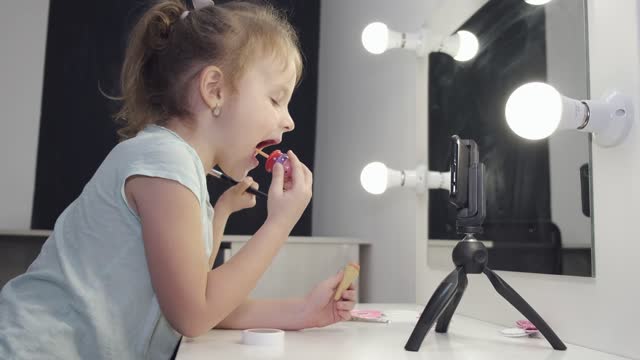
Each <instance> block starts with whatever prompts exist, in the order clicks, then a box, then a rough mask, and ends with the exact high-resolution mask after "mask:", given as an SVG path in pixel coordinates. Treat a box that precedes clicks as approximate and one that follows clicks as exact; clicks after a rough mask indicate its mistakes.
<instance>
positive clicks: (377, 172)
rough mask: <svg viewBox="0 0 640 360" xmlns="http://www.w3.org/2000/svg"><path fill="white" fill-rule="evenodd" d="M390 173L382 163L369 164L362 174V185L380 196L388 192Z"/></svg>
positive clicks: (369, 191)
mask: <svg viewBox="0 0 640 360" xmlns="http://www.w3.org/2000/svg"><path fill="white" fill-rule="evenodd" d="M388 182H389V171H388V169H387V166H386V165H385V164H383V163H381V162H372V163H370V164H367V166H365V167H364V168H363V169H362V172H361V173H360V184H362V187H363V188H364V189H365V190H366V191H367V192H368V193H371V194H374V195H380V194H382V193H383V192H385V190H387V184H388Z"/></svg>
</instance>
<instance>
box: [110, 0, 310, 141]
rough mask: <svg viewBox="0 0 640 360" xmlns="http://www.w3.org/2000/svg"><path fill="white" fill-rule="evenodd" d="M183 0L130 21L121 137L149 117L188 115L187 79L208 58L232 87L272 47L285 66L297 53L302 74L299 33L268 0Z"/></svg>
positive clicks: (120, 114) (163, 4)
mask: <svg viewBox="0 0 640 360" xmlns="http://www.w3.org/2000/svg"><path fill="white" fill-rule="evenodd" d="M185 11H187V7H186V6H185V4H184V3H183V2H182V1H181V0H162V1H159V2H158V3H157V4H155V5H154V6H152V7H151V8H150V9H149V10H147V12H146V13H145V14H144V15H143V16H142V17H141V18H140V20H139V21H138V22H137V23H136V25H135V27H134V28H133V30H132V32H131V35H130V39H129V44H128V46H127V50H126V53H125V59H124V64H123V66H122V73H121V79H120V82H121V94H122V97H121V98H119V99H121V100H122V101H123V104H122V108H121V109H120V111H119V112H118V113H117V114H116V119H118V120H119V121H120V122H122V123H123V124H124V126H123V127H122V128H121V129H120V130H119V131H118V134H119V135H120V138H121V139H122V140H124V139H127V138H130V137H133V136H135V135H136V134H137V133H138V131H140V130H142V129H143V128H144V127H145V126H146V125H148V124H150V123H162V122H165V121H166V120H168V118H170V117H172V116H188V115H190V110H189V106H188V104H189V101H188V100H189V99H188V94H189V91H188V87H189V84H191V82H192V80H193V79H194V77H195V76H196V75H198V74H199V73H200V71H201V70H202V69H203V68H204V67H206V66H208V65H212V64H214V65H216V66H218V67H220V68H221V69H222V71H223V73H224V75H225V78H227V79H229V80H230V85H231V89H232V90H233V91H235V90H236V87H235V84H236V83H237V81H238V79H239V78H240V77H241V76H242V75H243V74H244V73H245V71H246V69H247V67H248V66H249V65H250V64H251V62H252V61H255V60H256V59H258V57H259V56H264V55H267V56H268V55H271V56H274V58H275V59H277V60H278V61H280V62H281V63H282V66H283V71H284V70H285V69H286V67H287V66H288V65H289V64H290V62H291V61H292V62H293V64H294V66H295V67H296V69H295V71H296V84H297V83H298V82H299V81H300V78H301V74H302V55H301V54H300V50H299V41H298V37H297V34H296V32H295V30H294V29H293V27H292V26H291V24H290V23H289V22H288V21H287V20H286V18H285V16H284V15H283V14H282V13H281V12H280V11H278V10H276V9H275V8H273V7H272V6H270V5H256V4H251V3H247V2H242V1H232V2H228V3H225V4H222V5H218V4H216V5H212V6H206V7H203V8H201V9H198V10H190V11H189V13H188V14H187V15H186V17H184V18H181V15H182V14H183V12H185Z"/></svg>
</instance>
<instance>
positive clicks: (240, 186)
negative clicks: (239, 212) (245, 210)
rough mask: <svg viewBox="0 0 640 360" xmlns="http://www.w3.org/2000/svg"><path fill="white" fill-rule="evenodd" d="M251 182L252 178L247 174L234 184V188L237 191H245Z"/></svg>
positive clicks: (240, 192)
mask: <svg viewBox="0 0 640 360" xmlns="http://www.w3.org/2000/svg"><path fill="white" fill-rule="evenodd" d="M253 183H254V181H253V178H252V177H251V176H247V177H245V178H244V179H242V181H240V182H239V183H238V184H237V185H236V186H235V190H236V192H237V193H239V194H242V193H243V192H245V191H247V189H248V188H249V187H250V186H251V184H253Z"/></svg>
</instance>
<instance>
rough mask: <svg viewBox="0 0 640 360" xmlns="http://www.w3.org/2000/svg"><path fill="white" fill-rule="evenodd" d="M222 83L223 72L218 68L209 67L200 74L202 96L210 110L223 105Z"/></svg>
mask: <svg viewBox="0 0 640 360" xmlns="http://www.w3.org/2000/svg"><path fill="white" fill-rule="evenodd" d="M222 81H223V75H222V70H220V68H219V67H217V66H214V65H211V66H207V67H206V68H204V70H202V72H201V73H200V96H201V97H202V101H203V102H204V103H205V104H206V105H207V107H209V109H213V108H215V107H216V106H220V105H222Z"/></svg>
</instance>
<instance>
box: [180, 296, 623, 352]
mask: <svg viewBox="0 0 640 360" xmlns="http://www.w3.org/2000/svg"><path fill="white" fill-rule="evenodd" d="M358 308H359V309H369V310H382V311H384V312H385V313H386V314H387V315H388V318H389V319H391V322H390V323H387V324H379V323H363V322H343V323H338V324H334V325H331V326H328V327H325V328H319V329H306V330H302V331H287V332H286V333H285V340H284V346H280V347H278V346H255V345H244V344H242V343H241V342H240V339H241V332H240V331H234V330H212V331H210V332H209V333H207V334H206V335H203V336H201V337H198V338H193V339H192V338H184V339H183V340H182V344H181V345H180V349H179V351H178V355H177V359H178V360H196V359H207V360H211V359H229V360H233V359H303V360H311V359H329V360H341V359H345V360H354V359H367V360H369V359H385V360H388V359H394V360H395V359H438V360H447V359H452V360H454V359H455V360H458V359H460V360H463V359H464V360H467V359H473V360H484V359H487V360H494V359H518V360H527V359H532V360H533V359H535V360H540V359H544V360H552V359H582V360H596V359H597V360H604V359H624V358H622V357H618V356H613V355H609V354H605V353H601V352H598V351H594V350H590V349H586V348H583V347H580V346H573V345H570V344H567V347H568V349H567V350H566V351H556V350H553V349H552V348H551V346H550V345H549V343H547V341H546V340H545V339H544V338H543V337H542V336H540V337H539V338H531V337H526V338H507V337H504V336H503V335H501V334H500V330H502V329H503V327H500V326H498V325H493V324H489V323H486V322H482V321H478V320H474V319H470V318H467V317H464V316H460V315H455V316H454V317H453V319H452V321H451V325H450V327H449V333H448V334H437V333H436V332H435V331H434V329H432V330H431V331H429V334H427V337H426V338H425V340H424V342H423V343H422V347H421V348H420V351H419V352H409V351H405V350H404V345H405V343H406V341H407V339H408V337H409V335H410V334H411V331H412V330H413V326H414V325H415V323H416V322H417V316H418V314H419V312H420V311H422V307H418V306H416V305H407V304H403V305H390V304H359V305H358ZM514 327H515V325H514ZM558 336H560V338H561V339H562V334H558Z"/></svg>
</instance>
